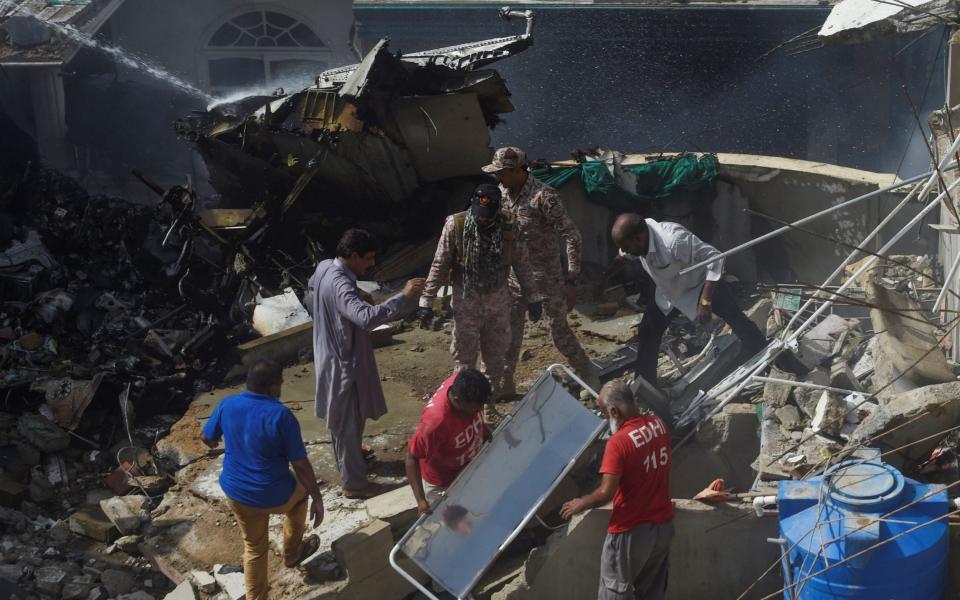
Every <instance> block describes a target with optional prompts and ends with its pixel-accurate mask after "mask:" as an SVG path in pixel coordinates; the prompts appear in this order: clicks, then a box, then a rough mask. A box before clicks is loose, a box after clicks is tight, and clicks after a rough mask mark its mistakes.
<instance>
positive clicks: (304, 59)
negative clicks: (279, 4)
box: [204, 10, 330, 92]
mask: <svg viewBox="0 0 960 600" xmlns="http://www.w3.org/2000/svg"><path fill="white" fill-rule="evenodd" d="M329 55H330V51H329V48H327V46H326V45H325V44H324V43H323V40H321V39H320V37H319V36H318V35H317V34H316V33H315V32H314V31H313V29H311V28H310V27H309V26H308V25H306V24H304V23H302V22H300V21H298V20H297V19H295V18H293V17H291V16H289V15H286V14H283V13H280V12H276V11H275V10H255V11H250V12H246V13H243V14H240V15H237V16H235V17H233V18H231V19H229V20H228V21H227V22H225V23H223V24H222V25H220V26H219V27H218V28H217V29H216V31H214V33H213V35H211V36H210V39H209V40H208V42H207V47H206V51H205V52H204V56H205V61H206V71H207V75H208V77H207V81H208V82H209V87H210V89H211V91H213V92H230V91H235V90H237V89H241V88H256V87H263V88H265V89H266V88H270V87H275V86H291V87H298V86H305V85H308V84H309V83H310V82H311V81H312V80H313V78H314V77H316V76H317V75H319V74H320V73H321V72H322V71H324V70H325V69H326V68H327V66H328V64H329V59H328V57H329Z"/></svg>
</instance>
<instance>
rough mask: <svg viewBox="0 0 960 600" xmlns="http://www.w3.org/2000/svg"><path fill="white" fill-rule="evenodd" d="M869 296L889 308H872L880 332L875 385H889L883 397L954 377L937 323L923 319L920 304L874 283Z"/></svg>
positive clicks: (868, 288) (875, 324)
mask: <svg viewBox="0 0 960 600" xmlns="http://www.w3.org/2000/svg"><path fill="white" fill-rule="evenodd" d="M867 300H868V301H869V302H871V303H873V304H875V305H877V306H882V307H885V308H889V309H890V310H882V311H881V310H877V309H871V310H870V321H871V323H872V324H873V330H874V331H878V332H880V333H878V334H877V336H876V340H877V343H876V346H875V347H874V362H875V372H874V375H873V385H874V387H876V388H886V389H885V390H884V391H883V392H881V393H880V396H881V397H886V396H888V395H891V394H897V393H900V392H905V391H908V390H911V389H914V388H918V387H922V386H925V385H932V384H937V383H946V382H948V381H953V380H954V379H955V377H954V375H953V371H951V370H950V368H949V367H948V366H947V358H946V356H945V355H944V353H943V349H942V348H941V347H940V344H939V337H938V336H937V334H936V329H935V327H934V326H933V324H932V323H928V322H925V321H923V320H922V315H923V310H922V308H921V307H920V305H918V304H917V303H916V302H914V301H913V300H912V299H910V298H909V297H908V296H906V295H905V294H901V293H899V292H894V291H892V290H888V289H886V288H883V287H880V286H878V285H876V284H874V283H870V284H869V285H868V287H867ZM892 311H897V312H892ZM904 315H907V316H909V317H910V318H907V317H906V316H904ZM917 319H920V320H917Z"/></svg>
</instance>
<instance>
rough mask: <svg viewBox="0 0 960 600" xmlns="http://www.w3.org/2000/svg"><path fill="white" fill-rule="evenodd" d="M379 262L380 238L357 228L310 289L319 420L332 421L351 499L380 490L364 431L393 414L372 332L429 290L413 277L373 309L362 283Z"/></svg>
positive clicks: (346, 491) (342, 477)
mask: <svg viewBox="0 0 960 600" xmlns="http://www.w3.org/2000/svg"><path fill="white" fill-rule="evenodd" d="M375 262H376V240H375V239H374V238H373V236H372V235H371V234H370V233H368V232H366V231H363V230H360V229H351V230H348V231H347V232H346V233H344V234H343V237H341V238H340V242H339V243H338V244H337V258H335V259H332V260H324V261H322V262H321V263H320V264H319V265H317V270H316V271H315V272H314V274H313V276H312V277H311V278H310V283H309V284H308V288H309V293H310V308H311V313H312V315H313V362H314V367H315V369H316V374H317V397H316V414H317V416H318V417H320V418H322V419H324V420H325V421H326V422H327V428H328V429H329V430H330V438H331V440H332V442H333V453H334V456H335V458H336V461H337V469H338V470H339V471H340V486H341V488H342V489H343V495H344V496H348V497H365V496H368V495H370V494H371V493H373V492H374V489H373V488H374V486H371V485H370V483H369V482H368V481H367V465H366V461H365V460H364V456H363V450H362V440H363V427H364V423H365V422H366V420H367V419H373V420H377V419H379V418H380V417H382V416H383V415H384V414H386V412H387V403H386V400H385V399H384V397H383V389H382V388H381V387H380V376H379V374H378V373H377V363H376V361H375V360H374V356H373V343H372V342H371V340H370V334H369V332H370V330H372V329H373V328H375V327H377V326H379V325H381V324H383V323H386V322H388V321H390V320H392V319H395V318H397V316H398V314H399V312H400V310H401V309H402V308H403V303H404V299H405V298H406V299H410V298H415V297H416V296H418V295H419V294H420V292H421V290H422V289H423V279H411V280H410V281H408V282H407V284H406V286H405V287H404V289H403V291H402V292H400V293H398V294H396V295H395V296H393V297H392V298H390V299H389V300H387V301H386V302H383V303H382V304H373V303H372V302H371V301H370V297H369V296H367V295H366V294H365V293H364V292H362V291H361V290H359V289H358V288H357V277H358V276H362V275H363V274H364V273H366V272H367V271H368V270H369V269H370V268H371V267H373V265H374V264H375Z"/></svg>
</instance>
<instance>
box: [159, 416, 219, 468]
mask: <svg viewBox="0 0 960 600" xmlns="http://www.w3.org/2000/svg"><path fill="white" fill-rule="evenodd" d="M207 450H208V448H207V447H206V446H205V445H204V444H203V442H201V441H200V421H199V420H197V418H196V417H195V416H194V415H193V414H191V413H187V414H186V415H185V416H184V417H183V418H182V419H180V420H179V421H177V422H176V423H174V424H173V427H171V428H170V434H169V435H167V437H165V438H163V439H162V440H160V441H159V442H157V451H156V455H157V456H158V457H160V458H165V459H167V460H170V461H173V462H174V463H176V464H177V466H179V467H183V466H186V465H188V464H190V463H192V462H193V461H195V460H197V459H198V458H202V457H204V456H206V455H207Z"/></svg>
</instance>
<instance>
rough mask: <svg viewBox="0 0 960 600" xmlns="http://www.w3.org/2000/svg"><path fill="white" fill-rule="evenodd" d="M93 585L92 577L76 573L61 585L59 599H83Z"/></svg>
mask: <svg viewBox="0 0 960 600" xmlns="http://www.w3.org/2000/svg"><path fill="white" fill-rule="evenodd" d="M93 585H94V582H93V577H91V576H90V575H77V576H75V577H73V578H72V579H70V582H69V583H67V584H65V585H64V586H63V591H62V592H61V593H60V596H61V600H83V599H84V598H86V597H87V595H89V594H90V590H91V589H92V588H93Z"/></svg>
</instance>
